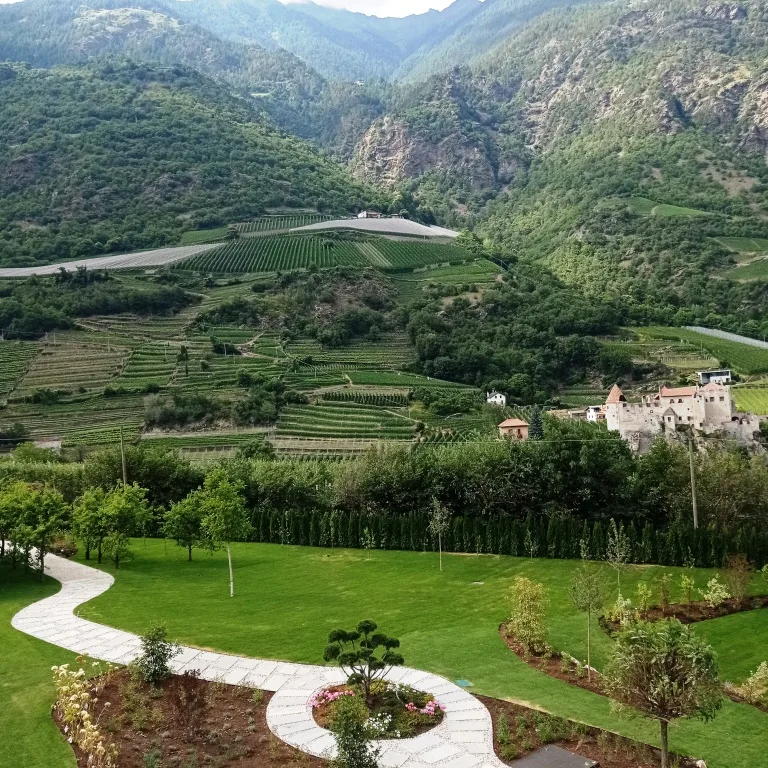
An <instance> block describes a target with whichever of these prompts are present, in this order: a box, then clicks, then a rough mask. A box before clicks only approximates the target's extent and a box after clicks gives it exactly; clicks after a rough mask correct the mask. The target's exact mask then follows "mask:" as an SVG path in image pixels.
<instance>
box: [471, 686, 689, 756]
mask: <svg viewBox="0 0 768 768" xmlns="http://www.w3.org/2000/svg"><path fill="white" fill-rule="evenodd" d="M477 698H478V699H479V700H480V701H482V702H483V704H485V706H486V707H488V710H489V711H490V713H491V717H492V718H493V746H494V749H495V751H496V754H497V755H498V756H499V759H500V760H502V761H503V762H505V763H506V764H507V765H511V766H514V765H515V762H514V761H515V760H517V759H518V758H521V757H525V756H526V755H529V754H531V753H533V752H535V751H536V750H537V749H539V748H540V747H543V746H545V745H546V744H554V745H556V746H558V747H562V748H563V749H567V750H568V751H569V752H573V753H576V754H578V755H581V756H582V757H584V758H589V759H590V760H594V761H595V762H596V763H598V765H599V766H600V768H658V766H659V765H660V764H661V756H660V752H659V750H658V749H655V748H654V747H651V746H648V745H647V744H641V743H639V742H636V741H632V740H630V739H625V738H623V737H622V736H617V735H616V734H613V733H610V732H608V731H601V730H600V729H599V728H591V727H589V726H587V725H584V724H583V723H574V722H572V721H569V720H563V719H562V718H560V717H555V716H553V715H549V714H547V713H544V712H537V711H536V710H532V709H528V708H527V707H523V706H521V705H519V704H513V703H512V702H509V701H500V700H499V699H491V698H488V697H486V696H478V697H477ZM670 762H671V763H672V764H673V765H679V766H680V768H694V766H695V761H694V760H692V759H689V758H684V757H680V756H677V755H672V754H670Z"/></svg>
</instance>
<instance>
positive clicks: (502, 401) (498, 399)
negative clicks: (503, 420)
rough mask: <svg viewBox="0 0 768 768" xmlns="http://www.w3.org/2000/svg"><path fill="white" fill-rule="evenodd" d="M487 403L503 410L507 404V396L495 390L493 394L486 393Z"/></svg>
mask: <svg viewBox="0 0 768 768" xmlns="http://www.w3.org/2000/svg"><path fill="white" fill-rule="evenodd" d="M485 402H486V403H488V405H499V406H501V407H502V408H503V407H504V406H505V405H506V404H507V396H506V395H502V394H501V392H497V391H496V390H495V389H494V390H493V391H492V392H486V393H485Z"/></svg>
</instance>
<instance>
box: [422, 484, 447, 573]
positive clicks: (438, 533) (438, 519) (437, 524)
mask: <svg viewBox="0 0 768 768" xmlns="http://www.w3.org/2000/svg"><path fill="white" fill-rule="evenodd" d="M450 524H451V513H450V512H449V511H448V510H447V509H446V508H445V507H444V506H443V505H442V504H441V503H440V502H439V501H438V500H437V499H432V507H431V509H430V510H429V526H428V527H429V532H430V533H431V534H432V536H433V537H437V551H438V553H439V554H438V556H439V562H440V572H441V573H442V571H443V534H444V533H446V532H447V531H448V526H449V525H450Z"/></svg>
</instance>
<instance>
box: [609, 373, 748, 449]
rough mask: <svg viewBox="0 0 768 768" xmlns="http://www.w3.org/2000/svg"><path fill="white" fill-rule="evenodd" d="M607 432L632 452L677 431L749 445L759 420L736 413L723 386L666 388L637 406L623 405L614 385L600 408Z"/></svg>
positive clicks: (619, 391)
mask: <svg viewBox="0 0 768 768" xmlns="http://www.w3.org/2000/svg"><path fill="white" fill-rule="evenodd" d="M603 408H604V411H605V420H606V424H607V426H608V429H610V430H612V431H614V432H619V433H620V434H621V436H622V437H623V438H624V439H625V440H628V441H629V442H630V443H631V444H632V446H633V448H635V450H640V451H642V450H644V449H645V448H647V447H648V446H650V444H651V442H652V440H653V438H654V437H655V436H656V435H660V434H665V433H666V434H674V433H676V432H678V431H680V429H681V428H686V427H687V428H688V429H690V430H691V431H693V430H696V431H698V432H699V433H701V434H703V435H707V436H722V437H727V438H731V439H735V440H738V441H740V442H743V443H749V442H751V441H752V440H753V439H754V433H755V432H756V431H757V430H759V429H760V417H759V416H755V414H753V413H740V412H738V411H737V410H736V406H735V404H734V402H733V397H732V396H731V388H730V387H729V386H728V385H726V384H717V383H715V382H710V383H709V384H705V385H704V386H699V385H697V386H692V387H667V386H666V385H662V386H661V387H660V388H659V391H658V393H656V394H653V395H644V396H643V397H642V399H641V400H640V402H639V403H630V402H628V401H627V398H626V397H625V395H624V393H623V392H622V391H621V389H620V388H619V386H618V385H617V384H614V385H613V388H612V389H611V391H610V393H609V394H608V398H607V400H606V401H605V405H604V406H603Z"/></svg>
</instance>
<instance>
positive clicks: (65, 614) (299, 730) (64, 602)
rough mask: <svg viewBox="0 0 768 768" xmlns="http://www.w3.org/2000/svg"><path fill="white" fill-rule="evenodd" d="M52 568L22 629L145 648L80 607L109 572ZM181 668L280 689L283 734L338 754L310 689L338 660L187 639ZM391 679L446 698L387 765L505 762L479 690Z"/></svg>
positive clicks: (488, 765) (65, 640) (21, 617)
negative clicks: (239, 650) (258, 653)
mask: <svg viewBox="0 0 768 768" xmlns="http://www.w3.org/2000/svg"><path fill="white" fill-rule="evenodd" d="M45 569H46V571H47V573H48V574H49V575H50V576H52V577H53V578H54V579H56V580H57V581H60V582H61V584H62V588H61V590H60V591H59V592H57V593H56V594H55V595H52V596H51V597H46V598H45V599H43V600H39V601H38V602H36V603H32V604H31V605H28V606H27V607H26V608H24V609H22V610H21V611H19V612H18V613H17V614H16V615H15V616H14V617H13V619H12V620H11V624H12V625H13V626H14V627H15V628H16V629H18V630H20V631H21V632H25V633H26V634H28V635H32V636H33V637H37V638H39V639H40V640H45V641H46V642H48V643H52V644H53V645H57V646H60V647H61V648H66V649H67V650H70V651H73V652H74V653H77V654H83V655H88V656H90V657H91V658H94V659H101V660H103V661H109V662H113V663H115V664H127V663H128V662H130V661H131V660H132V659H133V658H134V657H135V656H136V655H137V654H138V652H139V638H138V636H137V635H134V634H132V633H130V632H123V631H122V630H119V629H113V628H112V627H107V626H104V625H103V624H96V623H95V622H92V621H87V620H85V619H81V618H79V617H78V616H76V615H75V609H76V608H77V607H78V606H79V605H81V604H82V603H85V602H87V601H88V600H91V599H93V598H94V597H97V596H98V595H100V594H102V593H103V592H106V591H107V590H108V589H109V588H110V587H111V586H112V584H113V583H114V579H113V578H112V576H110V575H109V574H108V573H104V572H103V571H99V570H97V569H95V568H90V567H89V566H87V565H82V564H80V563H74V562H72V561H70V560H66V559H64V558H61V557H57V556H56V555H46V557H45ZM172 666H173V668H174V670H175V671H176V672H184V671H186V670H188V669H196V670H198V671H199V672H200V676H201V677H202V678H204V679H205V680H220V681H222V682H224V683H230V684H232V685H244V686H250V687H253V688H261V689H263V690H265V691H273V692H274V696H273V697H272V699H271V700H270V702H269V705H268V706H267V724H268V725H269V728H270V730H271V731H272V732H273V733H274V734H275V735H276V736H278V737H279V738H281V739H282V740H283V741H285V742H287V743H288V744H290V745H292V746H294V747H297V748H298V749H301V750H303V751H304V752H308V753H309V754H311V755H316V756H318V757H334V756H335V752H336V742H335V739H334V737H333V735H332V734H331V733H330V732H329V731H327V730H325V729H324V728H320V726H318V725H317V724H316V723H315V721H314V718H313V717H312V709H311V707H310V706H309V703H308V702H309V699H310V697H311V696H312V695H313V694H314V693H315V692H316V691H318V690H320V689H322V688H325V687H326V686H327V685H329V684H337V683H341V682H343V681H344V679H345V675H344V673H343V672H342V671H341V670H340V669H339V668H338V667H321V666H314V665H310V664H292V663H289V662H284V661H269V660H266V659H251V658H248V657H246V656H235V655H233V654H227V653H214V652H212V651H201V650H199V649H197V648H191V647H188V646H182V649H181V653H180V654H179V655H178V656H176V657H175V658H174V660H173V662H172ZM387 679H389V680H392V681H396V682H403V683H407V684H408V685H411V686H413V687H414V688H417V689H418V690H421V691H427V692H429V693H432V694H433V695H434V696H435V697H436V698H437V699H438V700H439V701H440V702H441V703H442V704H444V705H445V717H444V718H443V721H442V722H441V723H440V725H438V726H437V727H435V728H433V729H432V730H431V731H428V732H427V733H423V734H422V735H421V736H416V737H415V738H411V739H397V740H384V741H381V742H379V744H380V746H381V757H380V760H379V762H380V765H381V766H383V768H437V766H438V765H439V766H440V768H502V766H504V764H503V763H502V762H501V761H500V760H498V758H497V757H496V755H495V754H494V751H493V729H492V723H491V716H490V713H489V712H488V710H487V709H486V708H485V707H484V706H483V704H481V703H480V701H478V700H477V699H476V698H475V697H474V696H472V695H471V694H469V693H467V692H466V691H465V690H463V689H462V688H461V687H459V686H458V685H455V684H454V683H452V682H450V681H449V680H446V679H445V678H443V677H439V676H438V675H433V674H431V673H429V672H421V671H419V670H417V669H409V668H407V667H396V668H394V669H393V670H392V671H391V672H390V674H389V675H388V678H387Z"/></svg>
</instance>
